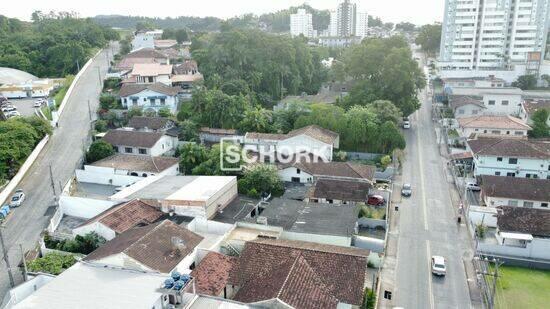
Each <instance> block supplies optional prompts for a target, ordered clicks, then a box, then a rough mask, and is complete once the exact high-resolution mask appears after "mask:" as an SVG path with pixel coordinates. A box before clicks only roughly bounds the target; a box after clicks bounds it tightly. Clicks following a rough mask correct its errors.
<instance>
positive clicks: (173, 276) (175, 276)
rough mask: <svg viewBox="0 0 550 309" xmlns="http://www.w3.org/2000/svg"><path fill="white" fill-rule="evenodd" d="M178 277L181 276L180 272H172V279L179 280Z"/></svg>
mask: <svg viewBox="0 0 550 309" xmlns="http://www.w3.org/2000/svg"><path fill="white" fill-rule="evenodd" d="M180 277H181V274H180V273H179V272H177V271H174V272H172V279H174V281H178V280H180Z"/></svg>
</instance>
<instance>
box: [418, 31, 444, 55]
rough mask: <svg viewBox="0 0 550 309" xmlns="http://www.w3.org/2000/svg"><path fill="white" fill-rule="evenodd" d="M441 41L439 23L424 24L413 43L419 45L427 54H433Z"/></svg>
mask: <svg viewBox="0 0 550 309" xmlns="http://www.w3.org/2000/svg"><path fill="white" fill-rule="evenodd" d="M440 42H441V24H433V25H424V26H422V27H420V33H419V34H418V36H417V37H416V39H415V43H416V44H418V45H420V47H421V48H422V50H423V51H424V52H426V53H428V54H429V55H435V53H436V52H437V51H438V50H439V44H440Z"/></svg>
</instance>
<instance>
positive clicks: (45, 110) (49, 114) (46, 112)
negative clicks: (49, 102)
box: [40, 106, 53, 121]
mask: <svg viewBox="0 0 550 309" xmlns="http://www.w3.org/2000/svg"><path fill="white" fill-rule="evenodd" d="M40 109H41V110H42V113H44V116H46V118H47V119H48V120H50V121H51V120H53V119H52V111H51V110H50V108H49V107H48V106H42V107H41V108H40Z"/></svg>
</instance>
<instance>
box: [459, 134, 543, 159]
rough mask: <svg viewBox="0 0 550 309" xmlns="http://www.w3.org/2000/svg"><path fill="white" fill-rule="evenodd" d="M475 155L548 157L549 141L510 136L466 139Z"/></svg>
mask: <svg viewBox="0 0 550 309" xmlns="http://www.w3.org/2000/svg"><path fill="white" fill-rule="evenodd" d="M468 146H469V147H470V149H472V152H473V153H474V154H475V155H486V156H508V157H523V158H539V159H548V158H550V142H543V141H531V140H521V139H511V138H477V139H474V140H469V141H468Z"/></svg>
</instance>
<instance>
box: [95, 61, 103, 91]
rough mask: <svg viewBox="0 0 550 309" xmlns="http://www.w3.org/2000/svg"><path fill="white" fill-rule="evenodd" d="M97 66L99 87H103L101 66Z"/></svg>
mask: <svg viewBox="0 0 550 309" xmlns="http://www.w3.org/2000/svg"><path fill="white" fill-rule="evenodd" d="M96 68H97V78H98V80H99V87H100V88H102V87H101V86H102V85H101V82H102V80H101V72H100V71H99V66H97V67H96Z"/></svg>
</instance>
